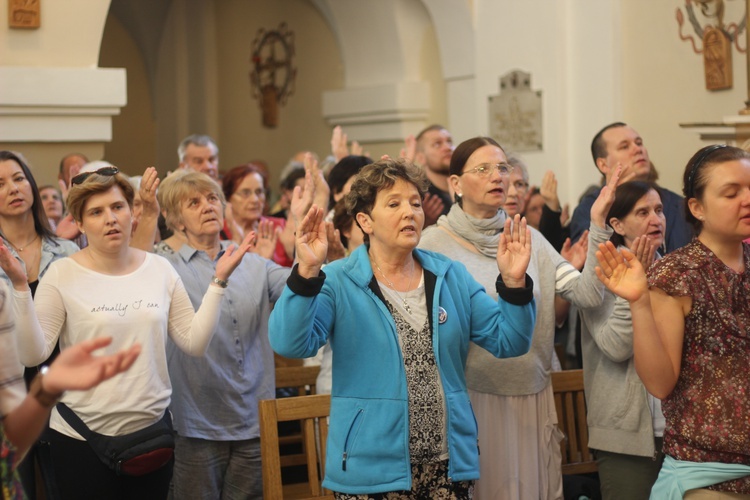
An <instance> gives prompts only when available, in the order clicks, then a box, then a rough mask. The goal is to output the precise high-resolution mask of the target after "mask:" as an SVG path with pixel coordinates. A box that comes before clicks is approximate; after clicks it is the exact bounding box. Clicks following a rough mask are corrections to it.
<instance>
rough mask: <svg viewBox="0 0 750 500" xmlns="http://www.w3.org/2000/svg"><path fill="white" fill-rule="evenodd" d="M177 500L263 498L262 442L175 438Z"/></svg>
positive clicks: (175, 491) (258, 440)
mask: <svg viewBox="0 0 750 500" xmlns="http://www.w3.org/2000/svg"><path fill="white" fill-rule="evenodd" d="M171 493H172V494H171V495H170V497H171V498H174V500H182V499H185V498H190V499H206V500H218V499H221V500H240V499H248V498H258V499H260V498H263V471H262V469H261V462H260V439H259V438H255V439H248V440H243V441H209V440H206V439H197V438H189V437H183V436H176V437H175V465H174V474H173V476H172V487H171Z"/></svg>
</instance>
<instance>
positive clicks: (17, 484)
mask: <svg viewBox="0 0 750 500" xmlns="http://www.w3.org/2000/svg"><path fill="white" fill-rule="evenodd" d="M18 461H19V459H18V456H17V453H16V449H15V447H14V446H13V445H12V444H11V442H10V441H8V438H7V437H6V436H5V427H4V426H3V424H2V422H0V488H2V498H3V499H4V500H23V499H25V498H26V495H25V494H24V491H23V487H22V486H21V481H20V480H19V479H18V473H17V472H16V464H17V463H18Z"/></svg>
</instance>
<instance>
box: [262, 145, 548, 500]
mask: <svg viewBox="0 0 750 500" xmlns="http://www.w3.org/2000/svg"><path fill="white" fill-rule="evenodd" d="M487 168H490V169H496V170H497V172H498V174H500V175H506V174H507V173H508V171H509V170H508V168H509V167H508V166H507V165H504V164H501V165H488V166H487ZM425 192H426V178H425V176H424V173H423V172H422V171H421V170H419V169H417V168H416V167H413V166H412V165H409V164H405V163H403V162H399V161H393V160H389V159H387V160H381V161H379V162H377V163H374V164H372V165H369V166H367V167H365V168H364V169H363V170H362V171H361V172H360V175H359V177H358V178H357V180H356V181H355V183H354V185H353V186H352V189H351V192H350V194H349V195H347V199H346V203H347V209H348V210H349V212H350V213H351V214H353V215H354V217H355V220H356V221H357V224H358V225H359V226H360V228H361V229H362V231H363V232H364V234H365V245H363V246H361V247H359V248H358V249H357V250H355V251H354V252H353V253H352V255H351V256H350V257H349V258H347V259H345V260H341V261H338V262H335V263H333V264H331V265H329V266H327V267H326V270H325V274H324V273H323V272H322V271H321V270H320V269H321V266H322V263H323V261H324V259H325V255H326V251H327V247H328V242H327V239H326V230H325V223H324V221H323V216H324V212H323V209H322V208H318V207H315V206H313V207H312V208H311V209H310V211H309V212H308V214H307V216H306V217H305V218H304V219H303V220H302V221H301V223H300V224H299V226H298V228H297V232H296V250H297V258H298V260H299V265H298V266H296V267H295V268H294V270H293V271H292V274H291V276H290V278H289V281H288V282H287V287H286V289H285V290H284V292H283V293H282V295H281V298H280V299H279V301H278V302H277V303H276V306H275V308H274V311H273V313H272V314H271V320H270V328H269V330H270V338H271V345H272V347H273V348H274V350H275V351H276V352H278V353H279V354H281V355H283V356H287V357H298V358H301V357H308V356H312V355H314V354H315V353H316V352H317V351H318V349H319V348H320V347H321V346H323V345H324V344H325V343H326V342H330V344H331V349H332V351H333V386H332V400H331V416H330V431H329V436H328V444H327V463H326V477H325V480H324V482H323V485H324V486H325V487H326V488H329V489H331V490H333V491H334V492H336V496H337V498H367V497H368V495H372V494H378V493H385V492H399V493H400V494H403V495H404V496H406V497H409V496H414V495H416V496H418V497H422V498H433V497H434V496H435V493H436V492H437V491H438V490H440V491H441V492H443V493H444V492H445V491H446V490H448V491H450V492H451V498H470V497H471V490H472V486H473V480H475V479H477V478H478V477H479V450H478V448H477V427H476V422H475V420H474V414H473V412H472V409H471V403H470V402H469V397H468V395H467V392H466V382H465V380H464V368H465V365H466V354H467V351H468V348H469V342H470V341H472V342H474V343H476V344H478V345H480V346H481V347H483V348H485V349H487V350H488V351H490V352H491V353H492V354H494V355H495V356H498V357H512V356H519V355H521V354H524V353H526V352H527V351H528V350H529V347H530V345H531V334H532V330H533V327H534V321H535V306H534V302H533V298H532V293H531V291H532V283H531V280H530V278H528V276H527V275H526V267H527V265H528V263H529V257H530V252H531V247H530V245H531V237H530V234H529V231H528V230H527V229H526V222H525V220H521V219H520V218H518V217H517V218H516V220H515V222H514V224H513V227H512V229H511V223H510V220H508V221H507V223H506V225H505V231H504V234H505V235H508V236H507V237H505V236H504V237H503V238H502V239H501V243H500V246H499V248H498V257H497V261H498V269H499V270H500V276H498V279H497V284H496V286H497V291H498V294H499V295H500V299H499V300H498V301H494V300H493V299H492V298H490V296H489V295H487V293H486V292H485V290H484V288H483V287H482V286H481V285H479V284H478V283H477V282H476V281H475V280H474V279H473V278H472V277H471V275H470V274H469V273H468V272H467V271H466V269H465V267H464V266H463V265H462V264H460V263H457V262H454V261H451V260H449V259H447V258H446V257H443V256H441V255H439V254H436V253H431V252H427V251H421V250H417V249H416V247H417V244H418V243H419V237H420V235H421V230H422V225H423V223H424V213H423V211H422V206H421V202H422V197H423V195H424V193H425ZM495 195H496V193H489V194H488V196H495ZM498 418H502V416H498Z"/></svg>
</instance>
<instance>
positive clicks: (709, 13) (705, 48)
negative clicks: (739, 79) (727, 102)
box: [676, 0, 747, 90]
mask: <svg viewBox="0 0 750 500" xmlns="http://www.w3.org/2000/svg"><path fill="white" fill-rule="evenodd" d="M696 7H697V8H698V9H697V10H699V11H700V14H699V13H698V12H696ZM725 7H726V6H725V0H685V13H686V14H687V18H688V20H689V21H690V25H691V26H692V28H693V31H694V32H695V35H696V37H697V38H698V39H700V40H701V43H700V45H701V47H700V48H699V47H698V44H696V41H695V37H693V35H692V34H688V35H685V34H683V27H684V24H685V16H684V15H683V13H682V9H680V8H678V9H677V15H676V16H677V24H678V26H679V35H680V39H681V40H683V41H689V42H690V44H691V45H692V47H693V51H694V52H695V53H696V54H703V71H704V74H705V78H706V89H708V90H722V89H731V88H732V83H733V75H732V44H734V46H735V47H736V49H737V51H738V52H740V53H745V52H746V50H747V49H746V48H744V49H743V48H742V47H740V45H739V39H740V34H742V32H743V31H744V30H745V26H746V18H747V16H746V15H745V16H742V19H741V20H740V22H739V23H736V22H731V23H726V22H725V21H724V15H725ZM699 18H700V19H701V20H702V21H703V24H701V20H699Z"/></svg>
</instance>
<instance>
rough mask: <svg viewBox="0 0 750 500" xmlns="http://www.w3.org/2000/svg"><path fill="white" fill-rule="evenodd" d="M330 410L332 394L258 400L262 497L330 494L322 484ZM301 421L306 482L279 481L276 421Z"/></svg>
mask: <svg viewBox="0 0 750 500" xmlns="http://www.w3.org/2000/svg"><path fill="white" fill-rule="evenodd" d="M330 411H331V396H329V395H315V396H297V397H290V398H281V399H268V400H263V401H260V403H259V413H260V452H261V460H262V468H263V498H264V500H281V499H285V498H297V499H300V498H329V499H333V494H332V493H331V492H330V491H328V490H325V489H323V488H322V486H321V482H322V478H323V477H324V475H325V456H326V439H327V438H328V419H327V418H326V417H327V416H328V414H329V413H330ZM292 420H298V421H300V424H301V426H302V439H303V442H304V453H305V459H306V463H307V479H308V482H307V483H299V484H293V485H284V486H282V483H281V458H280V456H279V431H278V429H279V427H278V426H279V422H288V421H292Z"/></svg>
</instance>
